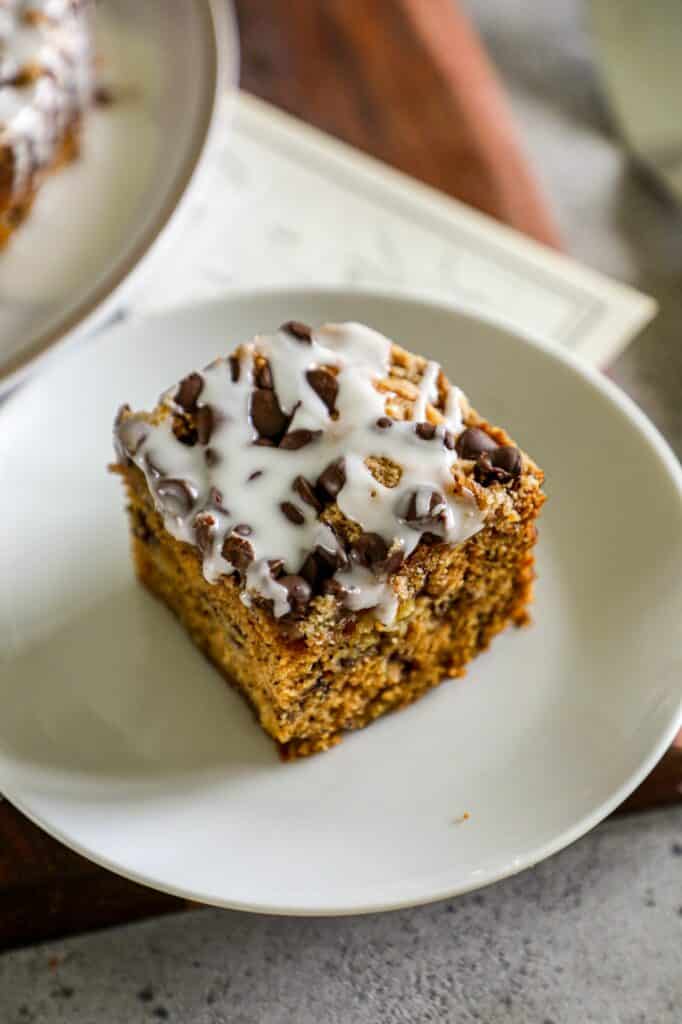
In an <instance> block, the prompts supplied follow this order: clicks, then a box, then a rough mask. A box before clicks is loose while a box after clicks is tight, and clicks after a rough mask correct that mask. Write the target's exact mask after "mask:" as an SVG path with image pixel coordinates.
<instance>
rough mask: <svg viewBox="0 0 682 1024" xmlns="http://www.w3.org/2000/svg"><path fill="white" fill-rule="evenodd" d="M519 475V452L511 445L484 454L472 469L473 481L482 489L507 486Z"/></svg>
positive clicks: (500, 446) (504, 445) (501, 446)
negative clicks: (495, 484)
mask: <svg viewBox="0 0 682 1024" xmlns="http://www.w3.org/2000/svg"><path fill="white" fill-rule="evenodd" d="M520 474H521V452H520V451H519V449H518V448H516V447H515V446H514V445H512V444H503V445H499V446H498V447H497V448H495V449H494V450H493V451H491V452H484V453H483V454H482V455H481V456H480V457H479V460H478V462H477V463H476V465H475V467H474V479H476V480H477V481H478V483H479V484H482V485H483V486H484V487H489V486H490V484H493V483H499V484H508V483H510V482H511V481H512V480H516V479H517V477H518V476H520Z"/></svg>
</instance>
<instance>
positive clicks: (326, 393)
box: [306, 367, 339, 413]
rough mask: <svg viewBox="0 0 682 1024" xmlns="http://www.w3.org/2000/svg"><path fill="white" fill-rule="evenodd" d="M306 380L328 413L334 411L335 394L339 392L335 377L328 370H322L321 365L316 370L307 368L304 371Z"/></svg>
mask: <svg viewBox="0 0 682 1024" xmlns="http://www.w3.org/2000/svg"><path fill="white" fill-rule="evenodd" d="M306 380H307V381H308V383H309V384H310V386H311V388H312V389H313V391H314V392H315V394H316V395H318V396H319V397H320V398H321V399H322V401H323V402H324V404H325V405H326V406H327V409H328V411H329V412H330V413H332V412H334V407H335V405H336V396H337V395H338V393H339V385H338V383H337V380H336V377H335V376H334V374H333V373H330V372H329V370H323V369H322V368H321V367H320V368H318V369H316V370H308V372H307V373H306Z"/></svg>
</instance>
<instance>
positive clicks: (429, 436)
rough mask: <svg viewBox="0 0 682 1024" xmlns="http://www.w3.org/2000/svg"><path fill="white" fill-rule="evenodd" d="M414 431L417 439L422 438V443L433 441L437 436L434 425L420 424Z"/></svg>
mask: <svg viewBox="0 0 682 1024" xmlns="http://www.w3.org/2000/svg"><path fill="white" fill-rule="evenodd" d="M414 431H415V434H416V435H417V437H421V439H422V441H431V440H433V438H434V436H435V433H436V428H435V426H434V424H433V423H426V422H424V423H418V424H417V426H416V427H415V428H414Z"/></svg>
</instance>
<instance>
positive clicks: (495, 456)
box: [490, 444, 521, 477]
mask: <svg viewBox="0 0 682 1024" xmlns="http://www.w3.org/2000/svg"><path fill="white" fill-rule="evenodd" d="M490 461H491V462H492V464H493V466H495V468H496V469H501V470H503V471H504V472H505V473H509V475H510V476H512V477H516V476H518V475H519V474H520V472H521V452H520V451H519V449H518V448H517V447H516V446H515V445H513V444H502V445H500V446H499V448H496V449H495V451H494V452H493V453H492V454H491V456H490Z"/></svg>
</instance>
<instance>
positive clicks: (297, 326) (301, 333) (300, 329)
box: [280, 320, 313, 344]
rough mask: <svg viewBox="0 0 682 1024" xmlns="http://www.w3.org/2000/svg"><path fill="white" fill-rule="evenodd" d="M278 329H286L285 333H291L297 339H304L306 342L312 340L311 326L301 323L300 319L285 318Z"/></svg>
mask: <svg viewBox="0 0 682 1024" xmlns="http://www.w3.org/2000/svg"><path fill="white" fill-rule="evenodd" d="M280 331H286V332H287V334H291V335H293V337H294V338H298V340H299V341H304V342H307V343H308V344H310V342H311V341H312V340H313V332H312V330H311V328H310V327H308V325H307V324H302V323H301V321H300V320H287V322H286V323H285V324H282V326H281V327H280Z"/></svg>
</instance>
